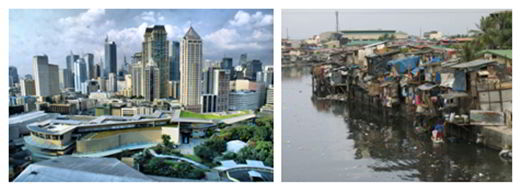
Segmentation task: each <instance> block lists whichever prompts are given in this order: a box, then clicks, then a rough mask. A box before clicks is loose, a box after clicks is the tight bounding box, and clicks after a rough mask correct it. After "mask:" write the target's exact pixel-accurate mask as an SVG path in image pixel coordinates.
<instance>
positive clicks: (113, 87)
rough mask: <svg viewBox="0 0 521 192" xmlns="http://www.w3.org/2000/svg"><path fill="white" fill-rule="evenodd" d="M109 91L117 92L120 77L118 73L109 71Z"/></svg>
mask: <svg viewBox="0 0 521 192" xmlns="http://www.w3.org/2000/svg"><path fill="white" fill-rule="evenodd" d="M107 91H108V92H117V91H118V79H117V75H116V73H109V76H108V78H107Z"/></svg>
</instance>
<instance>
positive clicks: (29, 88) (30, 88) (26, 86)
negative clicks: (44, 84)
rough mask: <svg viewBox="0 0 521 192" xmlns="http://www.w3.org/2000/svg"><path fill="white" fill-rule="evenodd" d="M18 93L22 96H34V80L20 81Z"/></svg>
mask: <svg viewBox="0 0 521 192" xmlns="http://www.w3.org/2000/svg"><path fill="white" fill-rule="evenodd" d="M20 91H21V92H22V96H31V95H36V88H35V87H34V80H32V79H22V80H21V81H20Z"/></svg>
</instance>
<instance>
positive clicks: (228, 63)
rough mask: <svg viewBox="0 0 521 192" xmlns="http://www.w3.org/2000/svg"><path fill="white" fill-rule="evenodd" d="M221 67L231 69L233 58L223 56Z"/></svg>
mask: <svg viewBox="0 0 521 192" xmlns="http://www.w3.org/2000/svg"><path fill="white" fill-rule="evenodd" d="M221 69H228V70H232V69H233V59H232V58H231V57H224V58H223V61H222V62H221Z"/></svg>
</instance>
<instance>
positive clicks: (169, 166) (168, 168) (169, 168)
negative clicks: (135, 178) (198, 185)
mask: <svg viewBox="0 0 521 192" xmlns="http://www.w3.org/2000/svg"><path fill="white" fill-rule="evenodd" d="M141 171H142V172H143V173H146V174H152V175H159V176H167V177H176V178H186V179H202V178H204V176H205V175H204V170H202V169H199V168H196V167H193V166H192V165H191V164H190V163H186V162H176V161H172V160H165V159H161V158H156V157H152V158H151V159H150V160H148V161H147V163H144V164H143V166H142V167H141Z"/></svg>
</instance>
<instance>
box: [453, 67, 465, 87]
mask: <svg viewBox="0 0 521 192" xmlns="http://www.w3.org/2000/svg"><path fill="white" fill-rule="evenodd" d="M452 90H454V91H466V90H467V79H466V77H465V72H463V71H456V72H454V84H452Z"/></svg>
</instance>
